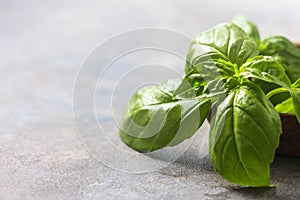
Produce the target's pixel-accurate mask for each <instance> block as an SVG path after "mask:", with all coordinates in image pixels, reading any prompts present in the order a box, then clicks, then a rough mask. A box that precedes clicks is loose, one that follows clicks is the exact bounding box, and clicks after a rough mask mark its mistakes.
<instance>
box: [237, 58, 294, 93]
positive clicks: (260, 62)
mask: <svg viewBox="0 0 300 200" xmlns="http://www.w3.org/2000/svg"><path fill="white" fill-rule="evenodd" d="M240 76H243V77H245V78H254V79H259V80H262V81H265V82H269V83H273V84H277V85H278V86H282V87H284V88H290V87H291V83H290V80H289V78H288V77H287V75H286V74H285V70H284V68H283V67H282V65H281V64H280V63H279V62H277V61H276V60H275V59H274V58H273V57H270V56H257V57H254V58H251V59H249V60H248V61H247V62H246V63H245V64H244V65H243V66H242V67H241V68H240ZM253 82H255V80H253ZM257 84H258V85H259V82H258V83H257Z"/></svg>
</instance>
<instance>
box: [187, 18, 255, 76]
mask: <svg viewBox="0 0 300 200" xmlns="http://www.w3.org/2000/svg"><path fill="white" fill-rule="evenodd" d="M257 55H258V47H257V45H256V43H255V42H254V41H253V39H252V38H250V37H249V36H248V35H247V34H246V33H245V32H244V31H243V30H242V29H241V28H240V27H238V26H237V25H235V24H233V23H228V24H221V25H219V26H216V27H214V28H212V29H210V30H208V31H206V32H204V33H201V34H199V35H198V36H197V38H196V39H195V41H194V42H193V43H192V44H191V45H190V48H189V51H188V55H187V62H186V67H185V71H186V73H187V72H189V71H190V70H191V69H192V68H193V67H194V66H197V65H198V64H200V63H202V62H206V61H212V60H213V61H219V63H223V64H225V65H226V66H228V67H230V66H233V65H234V64H236V65H237V66H240V65H241V64H243V63H245V62H246V60H247V59H248V58H251V57H254V56H257ZM222 66H223V67H224V65H222ZM228 67H226V68H225V69H223V70H226V71H228V70H229V68H228ZM230 71H231V70H229V72H230Z"/></svg>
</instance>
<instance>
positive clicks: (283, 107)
mask: <svg viewBox="0 0 300 200" xmlns="http://www.w3.org/2000/svg"><path fill="white" fill-rule="evenodd" d="M275 109H276V110H277V112H279V113H285V114H295V111H294V103H293V100H292V98H288V99H287V100H285V101H283V102H282V103H279V104H277V105H276V107H275Z"/></svg>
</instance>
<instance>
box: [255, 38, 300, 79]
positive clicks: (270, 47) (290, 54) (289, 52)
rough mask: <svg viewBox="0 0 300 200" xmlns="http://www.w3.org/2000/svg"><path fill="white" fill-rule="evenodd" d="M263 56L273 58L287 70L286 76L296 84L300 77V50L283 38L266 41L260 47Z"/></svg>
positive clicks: (267, 39)
mask: <svg viewBox="0 0 300 200" xmlns="http://www.w3.org/2000/svg"><path fill="white" fill-rule="evenodd" d="M259 51H260V54H261V55H267V56H273V57H274V58H275V59H276V60H278V62H279V63H280V64H282V65H283V67H284V68H285V70H286V74H287V76H288V77H289V79H290V80H291V82H292V83H293V82H295V81H296V80H297V79H298V78H299V77H300V49H299V48H298V47H296V46H295V45H294V44H293V43H292V42H291V41H289V40H288V39H287V38H285V37H282V36H271V37H268V38H266V39H264V40H263V41H262V42H261V43H260V46H259Z"/></svg>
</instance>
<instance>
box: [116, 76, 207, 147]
mask: <svg viewBox="0 0 300 200" xmlns="http://www.w3.org/2000/svg"><path fill="white" fill-rule="evenodd" d="M192 91H193V90H191V86H189V85H188V84H187V81H186V80H185V79H184V80H183V81H182V80H169V81H167V82H166V83H163V84H162V85H158V86H148V87H144V88H142V89H141V90H139V91H138V92H137V93H136V94H135V95H134V96H133V97H132V99H131V100H130V102H129V105H128V111H127V112H125V115H124V118H123V121H122V123H121V127H120V136H121V139H122V140H123V141H124V142H125V143H126V144H127V145H128V146H130V147H132V148H133V149H135V150H137V151H141V152H151V151H154V150H157V149H160V148H163V147H166V146H174V145H177V144H179V143H181V142H182V141H184V140H185V139H188V138H190V137H191V136H192V135H193V134H194V133H195V132H196V131H197V130H198V128H199V127H200V126H201V124H202V123H203V121H204V120H205V118H206V116H207V114H208V112H209V111H210V107H211V105H210V99H208V98H202V99H196V98H195V94H193V92H192Z"/></svg>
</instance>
